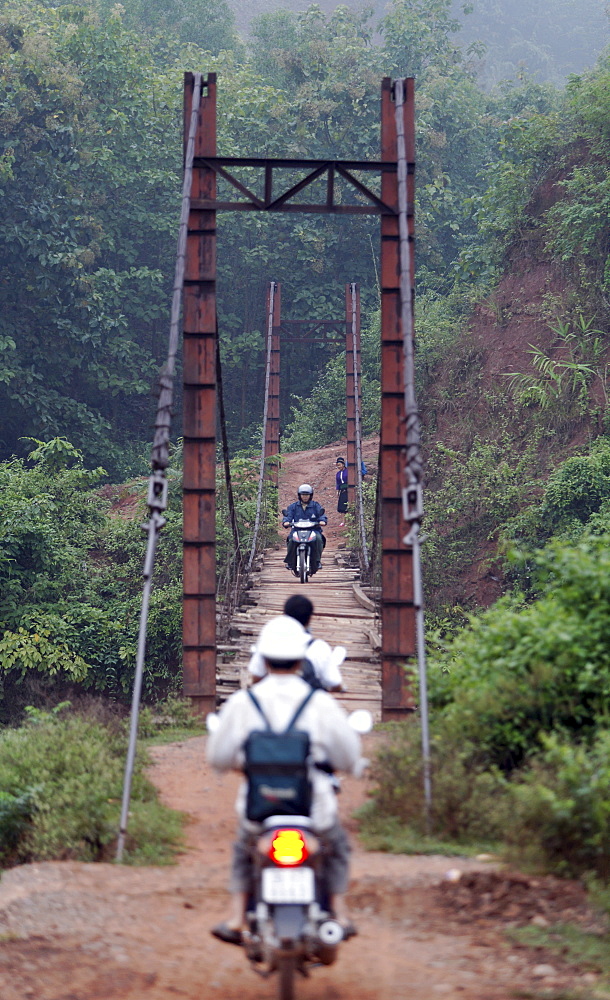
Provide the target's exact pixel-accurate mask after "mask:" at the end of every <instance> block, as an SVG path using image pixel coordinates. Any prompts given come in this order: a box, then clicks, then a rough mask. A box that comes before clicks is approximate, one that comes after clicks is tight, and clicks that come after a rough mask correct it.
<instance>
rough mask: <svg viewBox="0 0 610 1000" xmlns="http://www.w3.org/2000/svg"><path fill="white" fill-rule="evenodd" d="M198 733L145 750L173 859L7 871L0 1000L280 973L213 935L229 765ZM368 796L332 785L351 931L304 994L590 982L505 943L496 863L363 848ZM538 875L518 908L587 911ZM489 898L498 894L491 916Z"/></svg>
mask: <svg viewBox="0 0 610 1000" xmlns="http://www.w3.org/2000/svg"><path fill="white" fill-rule="evenodd" d="M378 738H379V737H376V736H375V734H372V735H371V736H370V737H368V738H367V739H368V740H369V741H371V743H372V744H374V742H375V740H376V739H378ZM204 743H205V737H197V738H194V739H191V740H188V741H186V742H183V743H177V744H172V745H169V746H164V747H158V748H155V749H154V751H153V758H154V765H153V768H152V777H153V779H154V781H155V782H156V784H157V785H158V787H159V788H160V789H161V792H162V795H163V798H164V799H165V801H166V802H167V803H168V804H170V805H172V806H174V807H176V808H179V809H182V810H184V811H185V812H187V813H188V815H189V823H188V825H187V828H186V837H187V844H186V851H185V853H184V854H183V855H182V856H181V857H180V859H179V861H178V864H177V865H175V866H171V867H167V868H126V867H119V866H115V865H111V864H97V865H96V864H91V865H86V864H76V863H71V862H66V863H61V862H51V863H46V864H35V865H27V866H24V867H21V868H16V869H13V870H11V871H8V872H6V873H4V875H3V877H2V881H1V882H0V997H2V1000H24V998H28V997H35V998H37V1000H115V998H116V1000H175V998H184V1000H208V998H213V997H218V998H222V1000H273V998H274V997H275V982H274V981H273V980H263V979H261V978H259V977H258V976H257V975H256V974H255V973H254V972H252V971H251V970H250V968H249V967H248V966H247V964H246V961H245V958H244V956H243V954H242V952H241V950H240V949H238V948H235V947H232V946H230V945H224V944H222V943H221V942H218V941H216V940H215V939H214V938H212V937H211V936H210V934H209V928H210V927H211V925H212V924H214V923H215V922H216V921H218V920H219V919H220V918H221V916H222V915H223V912H224V908H225V904H226V895H225V884H226V875H227V867H228V858H229V852H230V844H231V839H232V834H233V826H234V822H233V798H234V792H235V788H236V783H237V781H238V778H237V776H230V777H228V778H224V777H223V778H220V777H218V776H216V775H215V774H213V773H212V772H210V771H209V770H208V768H207V767H206V765H205V761H204ZM373 749H374V746H372V745H369V747H368V750H369V751H370V750H373ZM364 794H365V788H364V786H363V784H362V783H357V782H355V781H353V780H352V779H349V780H347V781H346V782H345V787H344V791H343V794H342V798H341V801H342V812H343V815H344V816H345V817H348V825H349V826H350V829H351V832H352V838H353V840H354V846H355V851H354V860H353V879H352V885H351V889H350V900H351V905H352V909H353V912H354V916H355V919H356V921H357V924H358V927H359V930H360V933H359V935H358V937H356V938H354V939H352V940H351V941H349V942H347V943H346V944H345V945H344V946H343V948H342V950H341V955H340V957H339V960H338V962H337V964H336V965H335V966H333V967H330V968H328V969H316V970H314V974H313V975H312V977H311V978H310V979H308V980H302V981H300V982H299V984H298V997H299V1000H314V998H316V1000H397V998H410V1000H430V998H434V997H436V996H438V997H447V998H450V1000H453V998H455V1000H457V998H460V1000H507V998H509V997H512V996H517V995H521V996H527V997H538V996H540V997H543V996H546V997H549V996H558V995H559V994H560V991H562V990H566V989H567V988H573V987H575V986H578V987H579V988H580V989H581V990H585V992H584V993H583V994H580V993H579V996H587V993H588V990H589V989H590V987H591V985H592V981H593V980H594V979H595V977H594V976H591V975H589V976H588V977H587V976H586V975H585V976H584V977H583V973H582V971H581V972H577V971H576V970H573V969H570V968H569V967H566V966H564V965H563V964H562V963H561V962H558V961H557V960H556V959H555V958H552V957H550V956H549V955H545V954H543V953H539V952H537V951H532V950H528V949H521V948H516V947H514V946H511V945H510V944H509V943H508V942H507V940H506V938H505V937H504V935H503V933H502V928H503V925H504V923H505V922H506V921H507V920H508V919H509V916H510V913H509V914H508V915H507V913H505V912H502V906H504V907H505V908H506V906H508V905H510V900H509V899H508V897H509V896H511V893H508V894H507V893H506V891H505V892H504V895H505V896H507V899H506V900H505V903H504V904H502V892H501V891H498V890H499V888H502V887H503V889H504V890H506V885H505V884H504V881H503V876H497V875H495V874H494V873H493V872H490V870H489V866H486V865H485V864H484V863H482V862H474V861H469V862H467V861H459V860H456V859H455V858H453V859H447V858H442V857H398V856H389V855H385V854H380V853H365V852H364V851H363V850H362V849H361V848H360V847H359V846H358V844H357V840H356V837H355V832H354V822H353V820H351V819H349V817H350V815H351V812H352V811H353V808H354V807H355V806H356V805H357V804H358V803H359V802H360V801H362V798H363V796H364ZM452 868H453V869H455V868H459V869H460V870H461V871H462V872H463V873H464V874H463V876H462V880H461V881H460V882H457V883H452V882H449V881H447V880H446V878H445V876H446V873H447V871H448V870H449V869H452ZM469 873H473V874H469ZM477 873H480V874H477ZM489 879H492V880H494V886H495V891H491V892H490V891H489V888H490V886H489V884H488V882H489ZM468 880H470V881H471V883H472V885H471V888H470V889H469V890H468V891H465V889H464V888H460V887H461V886H464V887H465V886H466V885H467V884H469V883H468ZM479 880H480V882H481V888H480V889H479ZM486 880H487V882H486ZM537 886H538V887H536V884H534V886H533V887H532V886H531V884H530V883H529V882H528V881H527V880H524V881H523V884H522V885H521V886H520V896H519V904H518V905H517V906H516V907H515V905H514V903H513V918H514V915H515V912H516V913H517V916H518V918H520V919H521V922H527V921H528V920H530V919H536V917H538V919H546V920H553V919H560V916H563V915H565V914H566V913H567V915H568V916H570V915H572V916H576V918H577V919H578V918H580V919H584V920H586V919H587V916H586V913H585V911H584V909H583V908H582V905H581V904H582V900H581V898H580V896H579V895H578V892H579V890H577V889H576V887H572V890H571V894H570V887H569V886H568V887H566V886H562V887H560V888H559V892H558V890H557V887H556V886H555V887H554V884H552V883H548V882H545V881H544V880H540V881H539V882H538V883H537ZM493 888H494V887H493V886H492V889H493ZM517 888H519V886H518V887H517ZM483 889H485V891H483ZM512 896H513V897H514V898H516V896H515V893H514V892H513V893H512ZM489 900H495V901H496V903H497V904H498V905H497V906H495V913H494V914H491V915H490V909H491V910H494V907H491V908H490V906H489ZM498 907H499V910H498ZM570 907H572V909H571V910H570V909H569V908H570ZM568 910H569V913H568V912H567V911H568ZM540 911H542V914H546V916H541V912H540Z"/></svg>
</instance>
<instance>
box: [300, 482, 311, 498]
mask: <svg viewBox="0 0 610 1000" xmlns="http://www.w3.org/2000/svg"><path fill="white" fill-rule="evenodd" d="M301 493H310V494H311V499H312V500H313V486H310V485H309V483H301V485H300V486H299V488H298V490H297V496H298V497H299V499H300V498H301Z"/></svg>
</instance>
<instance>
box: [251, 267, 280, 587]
mask: <svg viewBox="0 0 610 1000" xmlns="http://www.w3.org/2000/svg"><path fill="white" fill-rule="evenodd" d="M275 285H276V283H275V281H272V282H270V284H269V315H268V317H267V361H266V364H265V402H264V405H263V435H262V442H261V463H260V470H259V475H258V494H257V497H256V517H255V519H254V532H253V534H252V547H251V549H250V558H249V559H248V572H250V570H251V569H252V563H253V562H254V556H255V555H256V546H257V543H258V533H259V530H260V520H261V507H262V503H263V488H264V485H265V440H266V437H267V417H268V413H269V384H270V380H271V345H272V341H273V310H274V306H275Z"/></svg>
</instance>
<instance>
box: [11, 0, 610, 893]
mask: <svg viewBox="0 0 610 1000" xmlns="http://www.w3.org/2000/svg"><path fill="white" fill-rule="evenodd" d="M291 6H294V7H295V9H291ZM299 7H300V4H294V5H291V4H290V3H286V4H285V5H284V7H283V8H282V9H275V5H274V4H271V3H265V2H264V0H253V2H252V3H250V4H248V5H244V4H242V5H237V4H235V6H234V8H232V7H231V6H230V5H229V4H228V3H226V2H224V0H189V2H188V3H187V2H186V0H175V2H173V3H168V2H167V0H163V2H162V0H146V2H144V0H125V2H124V3H122V4H114V3H111V2H109V0H82V2H78V3H61V2H56V3H54V4H53V5H52V6H51V5H47V4H45V3H41V2H34V0H1V2H0V74H1V76H0V138H1V146H0V195H1V202H0V205H1V213H0V228H1V232H0V236H1V240H2V247H3V249H2V254H1V257H0V412H1V413H2V421H1V430H0V485H1V489H2V502H1V504H0V584H1V585H0V634H1V636H2V638H0V683H1V685H2V686H1V689H0V722H2V723H3V724H5V725H7V724H15V723H18V722H19V721H20V720H21V719H22V717H23V712H24V709H25V707H26V706H27V705H29V704H38V705H48V704H49V703H52V701H53V698H55V700H57V698H58V697H59V696H61V695H63V694H65V692H66V691H69V692H71V695H72V696H73V695H74V692H75V691H76V692H79V691H80V692H82V691H83V690H84V691H89V692H93V693H97V694H99V695H103V696H104V698H106V699H110V700H112V701H114V702H115V703H123V702H125V701H126V700H127V699H128V696H129V692H130V688H131V682H132V678H133V667H134V659H135V649H136V639H137V619H138V612H139V592H140V579H141V577H140V573H141V563H142V554H143V541H142V538H141V533H140V530H139V522H140V519H141V518H140V516H139V515H140V514H141V513H142V512H143V511H144V509H145V491H146V486H145V484H144V485H142V477H143V476H145V475H146V474H147V469H148V453H149V447H150V445H149V441H150V436H151V423H152V419H153V412H154V400H153V398H152V390H153V387H154V384H155V379H156V375H157V372H158V370H159V367H160V365H161V364H162V363H163V361H164V357H165V351H166V339H167V329H168V312H169V299H170V290H171V280H172V276H173V265H174V256H175V243H176V234H177V225H178V217H179V200H180V188H181V154H182V149H181V145H182V82H183V73H184V71H185V70H191V71H192V70H202V71H203V72H204V73H207V72H210V71H214V72H216V73H217V74H218V100H219V116H218V122H219V139H218V149H219V153H222V154H225V155H234V156H246V155H249V156H269V157H280V156H281V157H302V158H331V157H337V158H354V159H356V158H358V159H365V158H370V159H377V158H378V145H379V93H380V81H381V78H382V76H384V75H389V76H393V77H396V76H401V75H413V76H415V77H416V110H417V125H416V127H417V171H416V182H417V203H416V234H417V249H416V253H417V258H416V264H417V305H416V309H417V316H416V329H417V360H418V395H419V400H420V404H421V408H422V416H423V426H424V437H425V452H426V469H427V473H426V475H427V479H426V514H427V516H426V535H427V538H426V544H425V547H424V548H425V578H426V588H427V594H426V600H427V618H428V642H429V647H430V685H431V692H430V697H431V706H432V711H433V729H434V733H435V744H434V755H435V757H434V763H435V767H437V766H438V780H437V785H436V801H435V809H436V814H435V817H433V821H434V824H435V828H436V829H437V831H438V832H439V834H440V835H443V836H451V837H453V838H454V839H457V840H460V838H461V839H462V840H464V839H468V838H473V837H475V838H477V837H478V838H479V839H480V838H481V837H487V838H491V839H493V838H497V837H501V838H503V839H507V838H508V839H509V840H510V838H511V837H512V838H513V841H514V843H515V844H518V845H521V846H523V844H524V843H528V844H530V845H533V848H535V850H536V851H537V852H538V856H539V858H540V857H544V859H545V863H546V864H547V865H550V866H551V867H552V866H555V869H556V870H560V871H562V872H575V871H576V872H579V871H583V870H594V871H595V872H596V873H597V875H598V876H600V877H602V878H606V877H607V876H608V873H609V871H610V867H609V866H610V840H609V835H608V832H607V823H606V821H605V817H606V814H607V801H608V799H609V798H610V730H608V728H607V724H608V723H607V720H608V713H609V711H610V642H609V641H608V640H609V636H610V582H609V581H610V574H609V573H608V569H609V568H610V567H609V565H608V563H609V562H610V555H609V554H608V553H609V549H608V540H609V533H610V406H609V395H608V393H609V391H610V384H609V373H610V367H609V366H610V350H609V347H610V339H609V332H610V223H609V212H608V208H609V206H610V181H609V176H610V173H609V166H610V53H609V51H608V49H607V48H606V45H607V43H608V39H609V32H608V18H607V15H606V14H605V11H604V5H603V4H602V3H601V2H600V0H555V2H553V3H551V2H550V0H529V2H527V3H526V2H525V0H511V2H510V3H509V0H474V2H473V3H472V4H469V5H468V6H467V7H466V6H463V5H461V4H455V3H453V4H452V3H451V2H450V0H394V2H392V3H390V4H387V5H383V4H380V3H378V4H376V5H375V6H374V7H371V8H360V7H358V8H356V7H351V6H338V7H333V8H332V9H331V7H330V5H328V9H327V5H326V4H324V5H311V6H309V7H307V8H306V9H298V8H299ZM378 252H379V248H378V221H377V220H376V219H375V218H370V219H369V218H364V217H362V218H360V217H359V218H354V219H327V218H323V217H316V216H313V215H311V216H310V215H303V216H302V217H300V218H299V217H297V218H293V217H291V216H283V215H275V216H273V217H271V218H267V217H264V216H262V215H258V214H252V215H249V214H247V213H234V214H227V215H226V216H221V217H220V225H219V235H218V271H219V330H220V340H221V354H222V364H223V384H224V394H225V406H226V411H227V420H228V432H229V441H230V446H231V450H232V471H233V475H234V483H235V490H236V496H237V506H238V518H239V521H240V526H241V530H242V532H243V535H244V538H247V534H248V530H249V527H250V525H251V524H252V521H253V504H254V486H253V482H254V477H255V475H256V460H255V459H253V455H254V454H255V452H256V448H257V446H258V444H259V440H260V432H261V420H262V403H263V378H264V373H263V363H264V351H263V330H264V301H265V289H266V286H267V283H268V282H269V281H270V280H276V281H280V282H281V283H282V306H283V315H284V317H285V318H294V319H304V318H314V319H315V318H318V319H331V318H336V319H338V320H341V318H342V315H343V308H344V307H343V295H344V291H343V290H344V285H345V283H346V282H349V281H357V282H359V284H360V287H361V299H362V308H363V333H362V339H363V368H364V371H363V379H362V391H363V400H364V406H363V410H364V430H365V433H367V434H375V433H377V431H378V424H379V312H378V306H379V295H378V287H377V280H376V275H377V272H378ZM344 368H345V364H344V356H343V353H342V352H341V350H340V349H338V348H337V347H336V346H335V347H332V346H330V345H324V346H322V345H316V346H311V345H299V344H294V343H292V344H289V345H286V346H285V349H283V351H282V380H281V384H282V400H281V407H282V435H283V436H282V448H283V450H285V451H287V450H307V449H311V448H315V447H319V446H322V445H325V444H329V443H331V442H333V441H335V440H337V439H339V438H341V437H342V436H343V435H344V396H345V375H344ZM179 412H180V399H179V398H178V399H177V400H176V413H177V414H179ZM174 430H175V444H174V449H173V454H172V467H171V469H170V470H169V479H170V509H169V512H168V525H167V527H166V528H165V529H164V532H163V535H162V544H161V547H160V553H159V560H158V568H157V571H156V587H155V590H154V593H153V598H152V604H151V617H150V631H149V642H148V660H147V673H146V680H145V694H146V697H147V698H148V699H153V700H154V699H158V698H159V697H162V696H164V695H166V694H168V693H171V692H172V691H175V690H176V687H177V684H178V683H179V673H180V597H181V582H180V547H181V542H180V465H181V454H180V419H179V416H177V417H176V422H175V428H174ZM225 503H226V500H225V498H224V496H223V490H222V484H221V483H220V482H219V518H218V566H219V573H221V572H222V568H223V565H224V564H225V563H226V561H227V559H228V557H229V553H230V546H231V538H230V537H229V535H228V531H227V518H226V508H225V506H224V505H225ZM122 515H128V516H122ZM269 530H270V531H272V530H273V524H271V523H270V524H269ZM38 721H40V720H38ZM2 745H8V744H2V741H0V779H2V778H3V776H4V780H5V785H4V787H5V788H8V789H9V791H8V792H7V795H8V799H7V798H6V796H5V800H4V801H5V806H4V809H5V811H4V813H2V809H0V834H1V833H2V819H1V815H4V817H5V819H6V817H7V816H9V815H10V816H12V817H13V819H12V820H11V822H12V823H13V826H12V827H10V824H9V825H8V826H6V829H7V830H8V829H9V827H10V830H12V833H10V835H9V834H7V837H8V841H7V842H9V841H10V844H11V847H10V850H11V851H12V852H13V853H14V852H15V851H17V852H19V850H21V847H19V845H25V846H23V854H22V855H20V856H21V857H29V856H32V853H31V852H32V848H31V844H30V841H27V842H26V840H23V839H21V840H20V837H21V835H22V828H23V826H22V825H20V823H21V822H22V820H23V816H26V817H28V822H30V821H31V817H32V815H33V814H34V813H35V811H36V810H35V808H34V806H33V805H32V802H33V799H32V798H31V796H30V798H29V799H28V794H29V793H28V791H27V787H26V786H27V780H26V778H25V777H24V776H23V775H21V776H19V775H16V776H15V775H14V776H13V777H12V778H9V777H7V775H9V772H10V767H9V764H7V763H6V762H4V763H3V758H2ZM418 754H419V751H418V750H417V737H416V725H410V726H406V727H403V728H402V729H401V730H400V732H399V733H398V735H396V737H395V740H394V742H393V743H392V744H391V746H390V748H389V749H388V750H387V753H386V756H385V758H384V759H383V761H382V764H381V765H380V770H379V779H380V781H379V792H378V795H377V800H376V810H377V814H378V815H383V816H385V817H386V818H387V817H390V818H392V817H393V819H394V820H396V821H397V822H398V823H399V825H401V826H404V825H405V824H407V825H408V824H415V825H417V823H418V816H419V815H420V812H418V810H421V802H419V801H418V799H417V794H414V793H413V788H415V787H419V786H418V784H417V772H418V768H419V767H420V762H419V756H418ZM3 768H8V770H6V771H3V770H2V769H3ZM10 773H11V774H12V772H10ZM441 774H443V775H448V776H449V777H448V778H447V780H446V781H445V784H443V783H442V781H440V775H441ZM384 775H389V776H390V779H389V780H387V779H386V778H384ZM473 776H474V779H476V780H473ZM576 799H578V802H579V806H578V809H576V807H575V806H574V807H572V806H570V803H572V804H573V801H576ZM9 800H10V801H9ZM7 801H8V802H9V806H10V808H9V806H7V805H6V802H7ZM604 802H606V805H605V806H604V805H603V803H604ZM19 803H21V805H19ZM24 803H25V804H24ZM28 803H29V805H28ZM1 806H2V802H1V801H0V807H1ZM20 809H21V812H19V810H20ZM7 810H8V811H7ZM11 810H12V812H11ZM483 816H485V817H486V819H485V822H484V823H483V820H482V819H481V817H483ZM19 817H21V820H19ZM583 817H584V818H583ZM6 822H7V823H8V820H6ZM532 831H536V833H535V835H534V833H533V832H532ZM100 836H101V835H100ZM11 838H12V839H11ZM0 839H1V837H0ZM102 839H103V838H102ZM28 844H30V846H29V847H28V846H27V845H28ZM16 845H17V846H16ZM28 851H29V852H30V853H29V854H28Z"/></svg>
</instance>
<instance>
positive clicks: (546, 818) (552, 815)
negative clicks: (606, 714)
mask: <svg viewBox="0 0 610 1000" xmlns="http://www.w3.org/2000/svg"><path fill="white" fill-rule="evenodd" d="M542 744H543V749H542V750H541V751H540V752H538V753H537V754H535V755H534V756H533V757H532V758H531V759H530V761H529V762H528V768H527V770H526V771H525V772H524V773H523V774H522V775H521V776H520V777H519V779H518V781H517V782H515V783H514V788H513V794H514V801H515V811H514V812H513V818H512V821H511V823H509V824H508V826H507V831H506V832H507V842H508V844H509V845H511V846H512V848H513V850H515V849H518V851H519V854H520V855H522V856H524V857H526V858H528V860H530V861H534V862H537V863H538V864H539V865H543V866H544V867H545V869H546V870H549V871H552V872H555V873H556V874H558V875H566V876H569V877H572V878H574V877H576V878H577V877H579V876H582V875H583V874H586V873H594V874H595V875H596V876H597V877H598V878H599V879H601V880H602V882H603V883H604V884H605V883H607V882H608V879H609V878H610V836H609V833H608V831H609V825H608V819H609V812H610V732H609V731H608V730H607V729H600V730H598V732H597V734H596V736H595V739H594V740H593V741H592V743H591V745H590V746H586V745H578V744H576V745H575V744H574V743H572V742H567V741H566V740H565V739H562V738H561V736H560V735H558V734H557V733H553V734H550V735H548V736H543V737H542Z"/></svg>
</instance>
